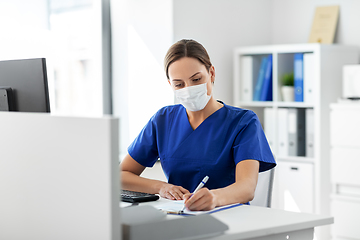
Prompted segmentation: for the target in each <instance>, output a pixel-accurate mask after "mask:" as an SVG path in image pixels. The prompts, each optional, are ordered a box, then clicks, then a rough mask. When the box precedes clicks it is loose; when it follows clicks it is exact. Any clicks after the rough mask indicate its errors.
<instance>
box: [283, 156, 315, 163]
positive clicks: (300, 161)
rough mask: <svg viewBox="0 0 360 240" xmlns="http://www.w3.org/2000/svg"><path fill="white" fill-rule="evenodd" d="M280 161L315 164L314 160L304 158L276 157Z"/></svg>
mask: <svg viewBox="0 0 360 240" xmlns="http://www.w3.org/2000/svg"><path fill="white" fill-rule="evenodd" d="M276 159H277V160H278V161H282V162H294V163H312V164H313V163H314V162H315V159H314V158H309V157H302V156H278V157H276Z"/></svg>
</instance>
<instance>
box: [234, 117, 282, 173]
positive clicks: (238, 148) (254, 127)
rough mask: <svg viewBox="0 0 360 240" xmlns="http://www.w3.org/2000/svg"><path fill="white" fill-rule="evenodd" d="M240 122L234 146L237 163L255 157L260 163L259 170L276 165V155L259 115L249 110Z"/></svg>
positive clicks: (265, 169)
mask: <svg viewBox="0 0 360 240" xmlns="http://www.w3.org/2000/svg"><path fill="white" fill-rule="evenodd" d="M240 122H241V123H240V127H239V132H238V135H237V136H236V138H235V142H234V148H233V150H234V160H235V164H238V163H239V162H240V161H242V160H246V159H254V160H258V161H259V163H260V168H259V172H263V171H267V170H269V169H271V168H273V167H275V166H276V163H275V159H274V156H273V154H272V152H271V149H270V146H269V143H268V141H267V139H266V137H265V134H264V131H263V129H262V126H261V124H260V121H259V119H258V117H257V115H256V114H255V113H254V112H252V111H248V112H247V113H246V114H244V116H243V117H242V119H241V121H240Z"/></svg>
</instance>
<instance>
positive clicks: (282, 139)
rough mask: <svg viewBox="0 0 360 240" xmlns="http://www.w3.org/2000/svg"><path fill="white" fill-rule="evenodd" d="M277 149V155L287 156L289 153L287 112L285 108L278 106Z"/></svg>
mask: <svg viewBox="0 0 360 240" xmlns="http://www.w3.org/2000/svg"><path fill="white" fill-rule="evenodd" d="M277 111H278V121H277V124H278V125H277V131H278V147H277V148H278V151H279V156H287V155H288V153H289V139H288V138H289V134H288V112H289V110H288V109H287V108H279V109H278V110H277Z"/></svg>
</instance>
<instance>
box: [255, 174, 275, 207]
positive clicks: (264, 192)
mask: <svg viewBox="0 0 360 240" xmlns="http://www.w3.org/2000/svg"><path fill="white" fill-rule="evenodd" d="M274 171H275V168H272V169H270V170H269V171H266V172H261V173H259V178H258V183H257V186H256V190H255V197H254V199H253V200H252V201H251V202H250V205H254V206H261V207H271V196H272V188H273V181H274Z"/></svg>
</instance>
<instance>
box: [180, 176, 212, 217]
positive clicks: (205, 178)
mask: <svg viewBox="0 0 360 240" xmlns="http://www.w3.org/2000/svg"><path fill="white" fill-rule="evenodd" d="M208 180H209V176H205V177H204V179H203V180H202V181H201V182H200V183H199V185H198V186H197V187H196V188H195V190H194V192H193V193H192V194H191V196H192V195H194V194H195V193H196V192H197V191H199V190H200V189H201V188H202V187H203V186H204V185H205V183H206V182H207V181H208ZM191 196H190V197H191ZM184 210H185V204H184V207H183V209H182V210H181V212H184Z"/></svg>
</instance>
